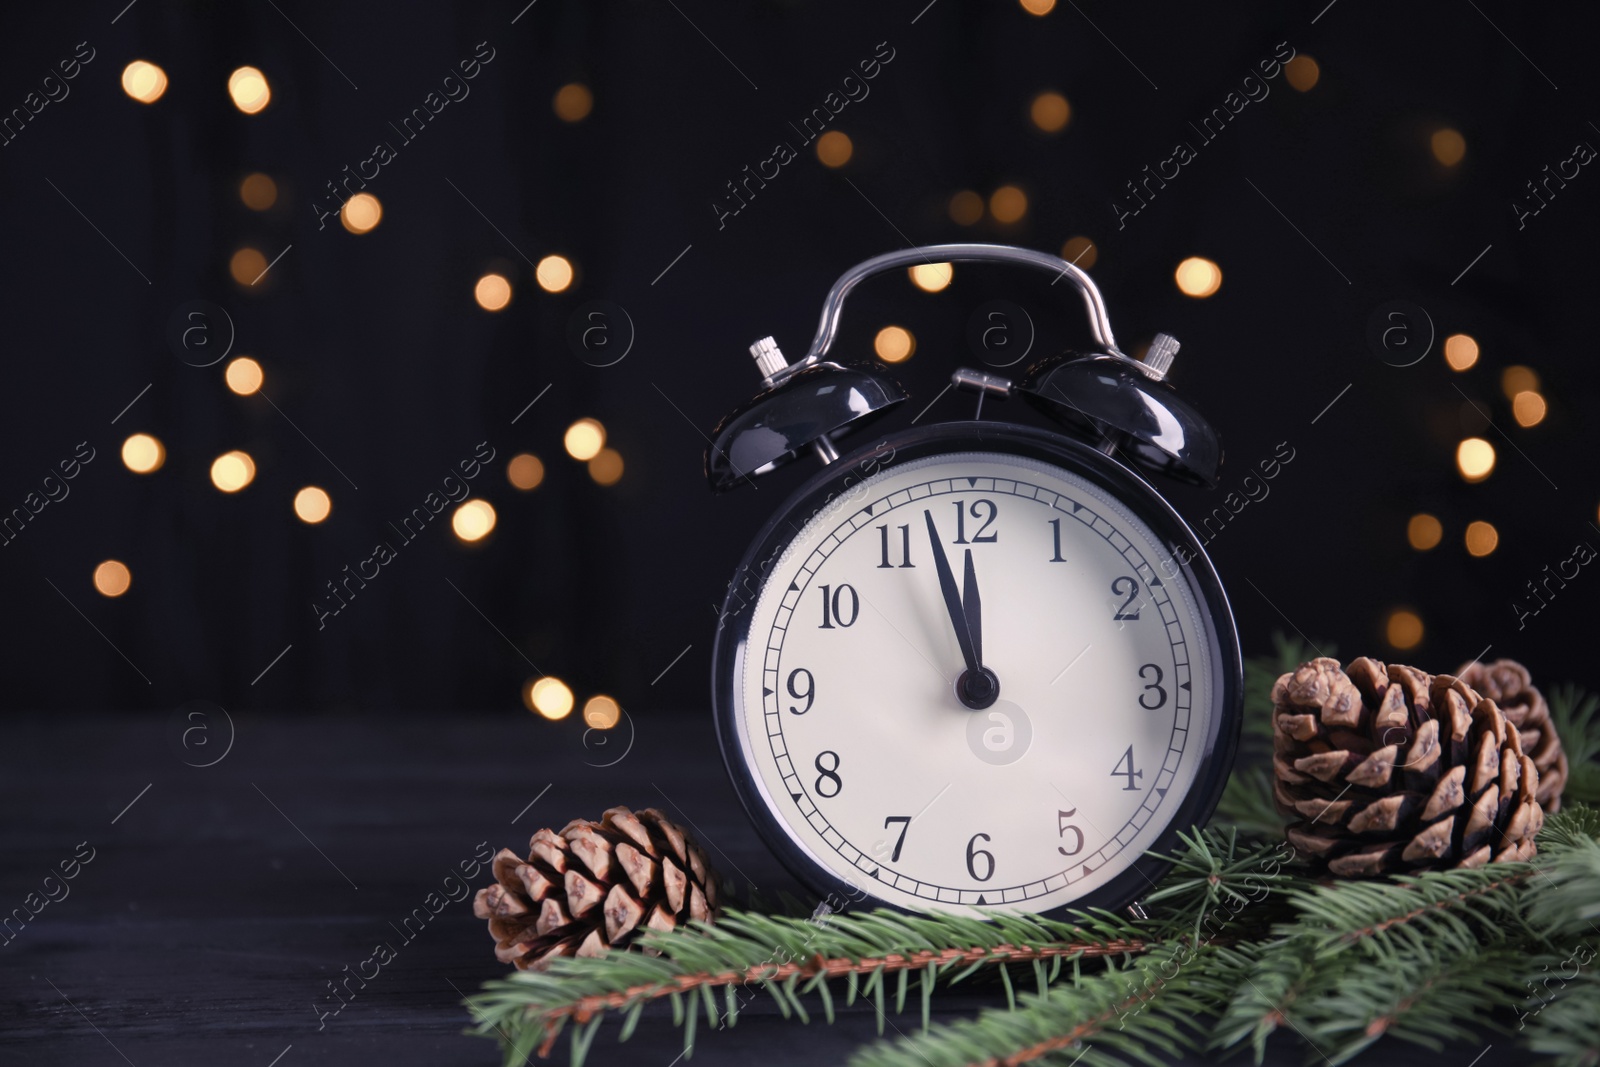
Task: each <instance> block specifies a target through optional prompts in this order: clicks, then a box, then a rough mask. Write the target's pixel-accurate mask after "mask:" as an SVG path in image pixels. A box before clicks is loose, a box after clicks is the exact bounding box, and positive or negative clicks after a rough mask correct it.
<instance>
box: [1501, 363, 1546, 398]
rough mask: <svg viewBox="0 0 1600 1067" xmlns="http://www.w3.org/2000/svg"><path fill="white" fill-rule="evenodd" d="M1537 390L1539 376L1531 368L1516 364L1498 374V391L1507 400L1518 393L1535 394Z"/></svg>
mask: <svg viewBox="0 0 1600 1067" xmlns="http://www.w3.org/2000/svg"><path fill="white" fill-rule="evenodd" d="M1538 389H1539V375H1538V372H1536V371H1535V370H1534V369H1533V368H1532V367H1524V366H1522V365H1521V364H1518V365H1516V366H1513V367H1507V368H1506V369H1505V370H1503V371H1501V372H1500V391H1501V392H1503V393H1505V394H1506V399H1507V400H1511V399H1513V398H1514V397H1515V396H1516V395H1517V394H1518V393H1527V392H1537V391H1538Z"/></svg>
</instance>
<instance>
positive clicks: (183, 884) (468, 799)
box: [0, 710, 1520, 1067]
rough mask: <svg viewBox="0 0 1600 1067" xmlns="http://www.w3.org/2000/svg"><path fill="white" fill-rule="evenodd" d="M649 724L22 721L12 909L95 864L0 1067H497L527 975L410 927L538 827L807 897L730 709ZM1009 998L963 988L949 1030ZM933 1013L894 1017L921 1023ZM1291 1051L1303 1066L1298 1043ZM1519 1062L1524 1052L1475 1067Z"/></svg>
mask: <svg viewBox="0 0 1600 1067" xmlns="http://www.w3.org/2000/svg"><path fill="white" fill-rule="evenodd" d="M632 721H633V723H634V731H633V741H632V745H631V748H629V747H628V737H627V732H626V724H624V726H622V727H618V731H619V733H617V734H616V735H615V736H611V735H604V736H605V740H606V744H605V745H604V746H600V745H596V744H594V742H595V741H596V739H597V738H598V737H600V736H602V735H598V734H596V735H591V736H590V737H589V741H590V744H589V745H587V746H586V745H585V744H584V729H583V726H582V724H581V723H572V722H564V723H560V724H550V723H545V722H542V721H538V720H535V719H533V718H531V717H530V716H527V715H525V714H517V713H509V712H508V713H502V714H497V715H493V716H488V715H477V714H464V713H441V714H438V715H436V716H433V717H430V718H427V719H420V718H402V719H384V718H382V717H377V716H362V717H359V718H357V717H352V716H331V717H330V716H321V717H309V716H304V715H301V716H261V715H254V714H251V715H243V714H234V715H232V716H231V717H229V716H226V713H222V712H220V710H218V711H212V712H211V713H210V714H209V715H207V716H205V717H202V718H188V717H185V715H183V714H176V713H175V714H174V715H173V716H170V717H155V718H151V717H146V716H118V715H106V714H75V713H57V714H51V715H48V716H46V715H32V714H21V715H16V716H14V721H13V723H12V724H11V725H9V726H8V727H7V729H6V731H5V735H4V743H3V744H0V811H3V812H4V816H3V818H4V829H3V837H0V855H3V857H4V862H3V864H0V912H4V913H9V912H10V910H11V909H12V908H16V907H22V906H23V903H24V900H25V899H27V898H28V896H29V894H30V893H37V892H39V891H40V889H41V886H42V884H43V881H44V879H45V878H46V876H47V875H49V874H50V873H52V871H53V870H54V869H56V868H57V866H58V864H59V863H60V862H61V861H63V860H70V859H71V858H72V857H73V856H74V854H75V853H76V854H77V855H79V856H80V857H81V856H86V855H90V854H91V853H90V851H89V850H91V849H92V850H93V851H92V857H93V858H92V859H90V860H89V861H88V862H87V863H83V864H82V865H81V868H80V869H79V871H78V874H77V876H76V878H74V879H73V880H72V881H70V882H67V883H65V885H66V888H67V890H68V893H67V895H66V896H64V897H63V896H61V891H60V889H58V888H55V887H54V883H52V885H51V892H52V893H53V894H54V895H55V896H57V897H59V898H60V899H58V900H53V901H50V902H48V903H46V904H45V906H44V907H43V908H42V910H40V911H39V912H38V914H37V915H35V916H34V917H33V918H32V919H31V921H30V922H28V923H27V924H26V925H25V926H22V927H21V928H20V931H19V930H18V928H17V927H16V925H15V924H14V925H13V926H12V927H11V928H10V929H9V933H10V934H11V937H12V939H11V940H10V941H8V942H6V943H5V944H3V945H0V985H3V989H4V991H5V992H4V996H3V998H0V1064H7V1065H9V1064H29V1065H37V1064H56V1063H62V1064H66V1063H70V1064H81V1065H85V1067H95V1065H100V1064H106V1065H121V1064H132V1065H135V1067H153V1065H161V1064H189V1063H223V1062H225V1063H228V1064H231V1065H235V1067H272V1065H274V1064H275V1065H277V1067H300V1065H303V1064H313V1063H317V1064H335V1063H338V1064H347V1063H383V1064H385V1065H406V1064H419V1065H420V1064H427V1065H430V1067H443V1065H451V1064H460V1065H473V1067H495V1065H496V1064H498V1062H499V1058H498V1052H497V1050H496V1048H495V1046H494V1044H493V1043H492V1042H490V1041H486V1040H484V1039H481V1038H476V1037H468V1036H464V1035H463V1034H462V1030H463V1028H464V1027H465V1025H466V1022H467V1016H466V1014H465V1011H464V1010H463V1008H462V1007H461V1005H460V1000H461V998H462V995H463V994H465V993H470V992H472V991H474V990H475V989H476V988H477V987H478V985H479V983H480V982H482V981H483V980H484V979H485V978H489V977H492V976H494V975H496V974H499V973H501V972H502V971H503V968H502V967H501V966H500V965H499V964H498V963H497V962H496V961H495V959H494V956H493V953H492V951H491V949H492V942H491V941H490V939H489V937H488V934H487V932H486V931H485V929H484V925H483V923H482V922H480V921H479V920H477V919H475V918H473V917H472V913H471V904H470V903H469V902H467V901H462V902H460V903H453V904H449V905H448V906H446V907H445V909H444V910H443V911H442V912H441V913H439V914H438V915H437V916H436V917H434V918H433V919H432V920H431V921H430V922H429V923H428V924H427V925H426V926H425V927H424V928H422V929H421V930H420V932H417V931H416V930H415V924H413V927H412V928H411V937H410V939H409V940H406V939H404V938H403V937H401V936H400V935H399V933H398V931H397V927H399V926H400V924H401V922H402V920H403V919H404V918H405V916H407V915H408V914H410V913H411V912H412V910H413V909H415V908H418V907H422V905H423V901H424V898H425V897H426V896H427V895H428V894H429V893H430V892H433V891H435V890H441V889H442V888H443V887H444V882H445V879H446V877H447V876H448V875H450V874H451V873H452V871H453V870H454V869H455V868H456V865H457V864H458V863H459V862H460V861H462V860H466V859H469V858H471V857H472V856H473V854H474V853H475V852H478V851H479V849H480V846H481V845H482V844H483V843H484V842H487V844H488V846H489V847H494V848H498V847H499V846H501V845H506V846H510V847H512V848H515V849H522V848H524V847H525V846H526V844H527V839H528V837H529V835H530V834H531V833H532V832H533V831H534V830H535V829H537V828H539V827H541V826H552V827H556V828H559V827H560V826H562V825H563V824H564V823H565V822H566V821H567V820H568V819H570V818H573V817H577V816H588V817H595V816H598V815H599V813H600V812H601V811H602V810H603V809H605V808H607V807H609V806H611V805H613V804H619V803H622V804H628V805H630V806H634V807H648V806H654V807H659V808H661V809H662V810H664V811H665V812H666V813H667V814H669V815H670V816H672V817H674V818H677V819H680V820H682V821H683V822H684V823H685V824H686V825H688V826H690V827H691V828H692V829H693V830H694V831H695V832H696V833H697V835H698V836H699V838H700V840H701V841H702V842H703V843H705V845H706V846H707V851H708V852H709V853H710V855H711V856H712V858H713V861H714V862H716V863H718V864H719V865H720V866H721V867H722V869H723V870H724V871H725V872H726V873H727V875H728V876H729V877H730V878H732V879H734V880H735V881H737V882H739V883H741V884H744V883H753V884H755V885H757V886H759V887H760V888H761V890H762V891H763V893H776V892H777V891H779V890H783V889H788V890H791V891H797V887H796V886H795V884H794V882H793V881H792V880H791V879H790V878H789V877H788V875H787V874H786V873H785V872H784V871H783V870H782V868H781V867H779V865H778V863H777V861H776V860H775V859H773V857H772V856H771V855H770V854H769V853H768V852H767V850H766V848H765V847H764V846H763V845H762V843H761V841H760V839H759V838H757V836H756V834H755V832H754V830H753V829H752V828H751V826H750V824H749V823H748V821H747V820H746V818H745V815H744V813H743V811H742V810H741V809H740V807H739V804H738V801H737V800H736V798H735V797H734V794H733V791H732V789H731V787H730V786H729V784H728V782H727V777H726V773H725V772H724V770H723V767H722V763H721V757H720V756H719V755H718V753H717V749H716V743H715V740H714V738H713V734H712V731H711V725H710V719H709V716H708V715H705V714H697V715H689V714H673V715H667V714H654V715H650V716H648V717H646V716H637V717H635V718H634V719H633V720H632ZM186 731H187V733H186ZM230 740H231V746H230V744H229V742H230ZM625 749H626V754H625V755H624V754H623V753H624V750H625ZM224 753H225V754H224ZM619 757H620V758H619ZM613 761H615V762H613ZM202 763H209V764H210V765H209V766H194V764H202ZM607 763H610V764H611V765H610V766H602V764H607ZM80 846H81V847H80ZM487 882H488V878H487V877H485V876H480V878H479V879H478V880H477V883H476V885H483V884H487ZM476 885H475V886H474V888H476ZM37 899H38V898H35V903H37ZM24 913H26V911H25V912H24ZM379 942H388V943H389V944H391V945H393V946H395V948H396V950H397V955H396V958H395V959H394V960H393V961H392V962H391V963H389V964H388V965H387V966H385V967H384V968H383V969H382V970H381V971H380V973H379V974H378V975H377V977H376V978H374V979H372V980H371V981H370V982H368V984H367V986H366V988H365V989H362V990H361V991H360V992H359V994H358V995H357V996H356V997H355V998H354V999H353V1000H351V1001H350V1003H349V1004H348V1005H346V1006H345V1007H343V1009H342V1010H340V1011H339V1012H338V1013H337V1014H336V1015H333V1014H330V1015H327V1016H326V1017H322V1016H321V1015H320V1013H321V1012H327V1011H329V1009H330V1008H331V1007H334V1006H337V1003H338V1002H336V1001H334V1000H332V998H331V997H330V995H329V991H328V983H329V982H330V981H331V980H334V979H335V978H339V977H342V976H343V974H344V970H343V968H345V967H346V966H348V967H349V968H350V969H351V971H354V970H356V968H357V965H358V964H359V963H361V962H362V961H364V960H366V959H367V958H368V957H369V956H370V955H371V954H372V950H373V947H374V946H375V945H376V944H377V943H379ZM912 999H913V1000H914V999H915V998H912ZM988 1002H989V1001H988V1000H987V999H986V996H985V995H980V994H976V993H961V992H952V993H944V992H941V993H940V994H939V996H938V998H937V999H936V1001H935V1003H936V1005H938V1006H940V1007H942V1009H943V1012H942V1013H936V1014H941V1017H957V1016H960V1015H963V1014H971V1013H972V1012H974V1011H975V1010H976V1009H977V1008H978V1007H980V1006H982V1005H983V1004H986V1003H988ZM908 1008H911V1009H913V1010H911V1011H908V1013H907V1014H906V1015H904V1016H891V1020H892V1021H893V1022H894V1023H895V1024H897V1025H899V1026H900V1028H901V1029H902V1030H904V1031H905V1032H907V1033H910V1032H912V1030H913V1028H914V1027H915V1026H916V1025H917V1022H918V1020H917V1015H916V1013H915V1010H914V1007H913V1005H910V1004H908ZM874 1031H875V1018H874V1014H873V1012H872V1011H871V1009H870V1008H861V1007H860V1006H858V1010H853V1011H845V1012H842V1013H841V1018H840V1020H839V1022H838V1023H837V1024H836V1025H834V1026H831V1027H830V1026H827V1025H825V1024H823V1023H821V1022H820V1021H819V1022H815V1023H813V1024H812V1025H810V1026H808V1027H805V1028H804V1029H802V1028H801V1027H800V1026H799V1024H797V1023H790V1022H785V1021H783V1020H781V1019H780V1018H779V1017H778V1015H777V1012H776V1008H775V1007H774V1006H773V1005H772V1003H771V1001H770V999H768V998H765V997H763V998H760V999H757V1000H755V1001H753V1002H752V1004H751V1008H750V1010H749V1012H748V1013H746V1014H742V1015H741V1016H740V1021H739V1024H738V1026H737V1027H736V1028H734V1029H732V1030H729V1031H723V1032H717V1033H711V1034H707V1033H705V1032H704V1030H702V1031H701V1036H700V1037H699V1038H698V1040H697V1044H696V1048H695V1051H694V1055H693V1057H692V1062H693V1063H694V1064H696V1065H697V1067H699V1065H707V1064H710V1065H718V1064H735V1063H747V1062H749V1061H750V1060H751V1059H752V1058H754V1057H756V1056H760V1057H761V1058H762V1059H763V1060H764V1061H765V1062H766V1063H768V1064H773V1065H777V1064H811V1063H840V1062H842V1061H843V1060H844V1059H845V1058H846V1056H847V1055H848V1053H849V1051H850V1050H851V1049H853V1048H855V1047H856V1046H857V1045H859V1044H861V1043H862V1042H865V1041H869V1040H871V1039H872V1037H873V1036H874ZM615 1033H616V1031H615V1030H614V1029H610V1030H605V1031H602V1033H601V1034H600V1036H599V1037H598V1039H597V1041H596V1043H595V1046H594V1048H593V1051H592V1053H591V1059H590V1062H591V1063H593V1064H596V1065H604V1067H609V1065H612V1064H640V1065H650V1067H669V1065H670V1064H671V1063H673V1062H674V1061H675V1060H676V1058H677V1057H678V1055H679V1053H680V1052H681V1051H682V1049H681V1041H680V1039H679V1037H678V1035H677V1033H676V1032H675V1031H674V1030H673V1029H672V1027H671V1025H670V1018H669V1017H668V1018H665V1019H664V1018H663V1017H662V1016H661V1015H660V1014H656V1015H650V1014H647V1016H646V1019H645V1021H644V1022H643V1023H642V1024H641V1026H640V1028H639V1030H638V1032H637V1033H636V1034H635V1035H634V1037H633V1038H632V1039H631V1040H630V1041H628V1042H627V1043H626V1044H620V1045H619V1044H618V1043H617V1042H616V1041H615ZM1483 1044H1484V1043H1483V1042H1470V1043H1465V1044H1462V1045H1460V1046H1456V1047H1453V1048H1451V1049H1448V1050H1446V1052H1445V1053H1443V1054H1440V1055H1438V1056H1436V1057H1435V1056H1431V1055H1429V1054H1427V1053H1425V1052H1423V1051H1421V1050H1418V1049H1416V1048H1414V1047H1412V1046H1406V1045H1402V1044H1398V1043H1394V1042H1385V1043H1384V1044H1382V1045H1379V1046H1378V1047H1376V1048H1375V1049H1373V1050H1371V1051H1370V1052H1369V1053H1368V1055H1367V1056H1366V1057H1364V1058H1363V1059H1362V1060H1360V1061H1359V1062H1360V1063H1362V1064H1368V1065H1374V1067H1377V1065H1382V1064H1390V1063H1393V1064H1399V1063H1402V1062H1403V1063H1407V1064H1410V1065H1416V1064H1419V1063H1434V1062H1436V1063H1439V1064H1457V1065H1464V1064H1466V1063H1467V1062H1469V1061H1471V1060H1472V1059H1473V1057H1474V1056H1475V1055H1478V1054H1479V1053H1480V1052H1481V1051H1482V1050H1483ZM1273 1052H1274V1055H1273V1056H1272V1057H1271V1059H1272V1062H1281V1063H1285V1064H1288V1063H1294V1064H1298V1063H1300V1062H1302V1054H1301V1052H1300V1051H1299V1050H1298V1049H1296V1048H1294V1047H1293V1046H1292V1045H1291V1044H1290V1043H1288V1042H1283V1043H1280V1044H1275V1045H1274V1049H1273ZM555 1062H559V1063H565V1062H567V1061H566V1056H565V1050H564V1048H563V1050H562V1052H561V1053H560V1054H559V1056H558V1057H557V1058H556V1059H555ZM684 1062H685V1063H688V1062H690V1061H684ZM1239 1062H1247V1060H1240V1061H1239ZM1517 1062H1520V1060H1519V1058H1518V1054H1517V1053H1516V1052H1515V1051H1514V1050H1512V1049H1511V1048H1510V1046H1509V1044H1507V1045H1506V1047H1505V1048H1504V1049H1491V1050H1490V1052H1489V1053H1488V1054H1487V1055H1485V1056H1484V1057H1483V1059H1482V1060H1481V1061H1479V1062H1478V1067H1499V1065H1500V1064H1507V1063H1517Z"/></svg>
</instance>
